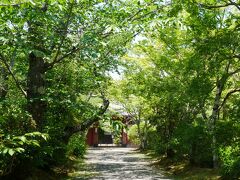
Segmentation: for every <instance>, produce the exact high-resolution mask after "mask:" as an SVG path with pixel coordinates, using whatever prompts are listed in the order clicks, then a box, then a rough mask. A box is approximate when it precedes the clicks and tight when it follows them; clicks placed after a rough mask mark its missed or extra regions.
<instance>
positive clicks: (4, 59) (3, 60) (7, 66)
mask: <svg viewBox="0 0 240 180" xmlns="http://www.w3.org/2000/svg"><path fill="white" fill-rule="evenodd" d="M0 59H2V62H3V64H4V65H5V66H6V68H7V70H8V72H9V74H10V75H11V76H12V78H13V80H14V81H15V83H16V85H17V87H18V88H19V89H20V91H21V92H22V94H23V95H24V97H25V98H27V93H26V92H25V91H24V89H23V88H22V86H21V85H20V83H19V81H18V80H17V78H16V77H15V75H14V74H13V72H12V70H11V68H10V66H9V64H8V63H7V60H6V58H5V57H4V55H3V54H0Z"/></svg>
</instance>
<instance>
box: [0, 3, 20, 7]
mask: <svg viewBox="0 0 240 180" xmlns="http://www.w3.org/2000/svg"><path fill="white" fill-rule="evenodd" d="M22 4H24V3H18V4H0V7H1V6H2V7H9V6H14V7H19V6H20V5H22Z"/></svg>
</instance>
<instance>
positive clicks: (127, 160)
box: [86, 147, 167, 180]
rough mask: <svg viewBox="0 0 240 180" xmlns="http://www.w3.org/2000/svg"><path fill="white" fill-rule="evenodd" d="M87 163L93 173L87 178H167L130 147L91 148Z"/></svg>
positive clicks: (112, 179) (111, 179) (147, 159)
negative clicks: (92, 175)
mask: <svg viewBox="0 0 240 180" xmlns="http://www.w3.org/2000/svg"><path fill="white" fill-rule="evenodd" d="M86 163H87V165H88V166H89V169H91V171H92V172H93V173H94V174H95V176H94V177H91V178H90V177H89V178H88V179H92V180H94V179H96V180H99V179H108V180H114V179H124V180H127V179H131V180H135V179H144V180H148V179H167V178H165V177H164V176H163V175H162V174H161V173H160V172H157V170H156V169H154V168H153V167H151V166H149V164H150V162H149V158H147V157H146V156H145V155H143V154H140V153H137V152H136V151H134V149H132V148H116V147H113V148H109V147H108V148H91V149H89V150H88V154H87V160H86Z"/></svg>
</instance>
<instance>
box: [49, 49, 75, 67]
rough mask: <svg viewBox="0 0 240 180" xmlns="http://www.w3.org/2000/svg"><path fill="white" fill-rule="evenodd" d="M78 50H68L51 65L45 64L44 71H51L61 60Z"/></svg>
mask: <svg viewBox="0 0 240 180" xmlns="http://www.w3.org/2000/svg"><path fill="white" fill-rule="evenodd" d="M79 50H80V47H78V48H76V47H73V48H72V50H70V51H69V52H68V53H66V54H64V55H63V56H61V57H59V58H58V59H55V61H53V62H51V63H46V68H45V71H47V70H49V69H52V68H53V66H54V65H55V64H57V63H60V62H61V61H62V60H64V59H65V58H67V57H69V56H71V55H72V54H74V53H75V52H77V51H79Z"/></svg>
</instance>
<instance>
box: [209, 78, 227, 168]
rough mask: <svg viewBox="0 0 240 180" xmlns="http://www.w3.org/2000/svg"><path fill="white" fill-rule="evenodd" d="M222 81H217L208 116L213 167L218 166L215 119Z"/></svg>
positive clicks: (217, 112) (216, 117)
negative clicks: (210, 113)
mask: <svg viewBox="0 0 240 180" xmlns="http://www.w3.org/2000/svg"><path fill="white" fill-rule="evenodd" d="M223 86H224V83H223V82H221V81H218V82H217V89H216V94H215V99H214V104H213V109H212V115H211V117H210V131H211V135H212V154H213V159H212V160H213V168H217V167H218V156H217V147H216V134H215V133H216V132H215V130H216V121H217V119H218V114H219V107H220V100H221V95H222V91H223Z"/></svg>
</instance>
